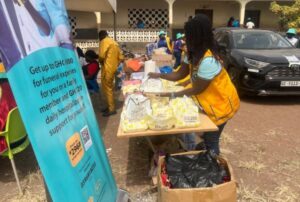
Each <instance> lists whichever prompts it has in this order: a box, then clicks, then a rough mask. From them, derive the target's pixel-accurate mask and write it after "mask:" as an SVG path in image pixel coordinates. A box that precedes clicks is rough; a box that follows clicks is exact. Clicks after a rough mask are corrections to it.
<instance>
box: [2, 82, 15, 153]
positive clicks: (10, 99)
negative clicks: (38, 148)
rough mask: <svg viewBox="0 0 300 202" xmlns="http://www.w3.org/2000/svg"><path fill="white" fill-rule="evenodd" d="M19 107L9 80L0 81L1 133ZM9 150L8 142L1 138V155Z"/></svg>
mask: <svg viewBox="0 0 300 202" xmlns="http://www.w3.org/2000/svg"><path fill="white" fill-rule="evenodd" d="M16 106H17V104H16V101H15V98H14V96H13V93H12V91H11V89H10V86H9V83H8V81H7V79H0V109H1V110H0V131H4V129H5V125H6V120H7V116H8V113H9V112H10V110H12V109H13V108H15V107H16ZM6 150H7V145H6V140H5V138H4V137H0V154H1V153H3V152H5V151H6Z"/></svg>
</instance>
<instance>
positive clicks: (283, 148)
mask: <svg viewBox="0 0 300 202" xmlns="http://www.w3.org/2000/svg"><path fill="white" fill-rule="evenodd" d="M93 101H94V105H95V111H96V115H97V117H98V120H99V124H100V127H101V132H102V136H103V138H104V140H105V144H106V148H107V149H108V150H107V151H108V155H109V158H110V161H111V165H112V169H113V173H114V175H115V179H116V181H117V184H118V186H119V187H120V188H123V189H126V190H128V191H129V193H130V195H131V198H132V201H149V202H150V201H156V200H157V191H156V189H155V187H153V186H152V185H151V179H150V178H149V177H148V171H149V155H150V152H149V148H148V146H147V144H146V142H145V140H144V139H143V138H134V139H118V138H117V137H116V133H117V126H118V124H119V115H118V116H113V117H110V118H109V119H107V118H102V117H101V113H100V106H99V102H98V100H97V97H95V98H93ZM118 105H119V109H118V112H119V113H120V107H121V106H122V103H121V102H119V103H118ZM299 120H300V97H252V98H245V99H243V100H242V104H241V109H240V111H239V113H238V114H237V115H236V116H235V117H234V119H232V120H231V121H230V122H229V123H228V125H227V126H226V128H225V131H224V133H223V134H222V145H221V150H222V154H223V155H224V156H226V157H227V158H228V160H229V162H230V163H231V164H232V166H233V170H234V174H235V176H236V179H237V181H238V184H239V190H238V192H239V201H249V202H296V201H300V199H299V198H300V172H299V171H300V147H299V145H300V138H299V135H300V123H299ZM15 161H16V165H17V168H18V172H19V177H20V180H21V184H22V188H23V189H24V192H25V194H24V195H23V196H18V189H17V186H16V183H15V179H14V175H13V172H12V169H11V165H10V162H9V160H8V159H5V158H1V159H0V196H1V197H0V201H26V202H27V201H30V202H31V201H45V193H44V187H43V181H42V177H41V174H40V171H39V168H38V165H37V162H36V160H35V157H34V154H33V152H32V149H31V148H28V149H26V150H25V151H24V152H23V153H20V154H18V155H17V156H16V157H15Z"/></svg>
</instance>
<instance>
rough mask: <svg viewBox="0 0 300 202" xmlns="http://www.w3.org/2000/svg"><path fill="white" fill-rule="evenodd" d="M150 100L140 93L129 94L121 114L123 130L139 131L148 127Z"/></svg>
mask: <svg viewBox="0 0 300 202" xmlns="http://www.w3.org/2000/svg"><path fill="white" fill-rule="evenodd" d="M151 113H152V112H151V105H150V100H149V99H148V98H146V97H145V96H143V95H141V94H131V95H129V96H128V97H127V98H126V100H125V109H124V112H123V113H122V115H121V126H122V129H123V131H124V132H139V131H145V130H147V129H148V119H149V114H151Z"/></svg>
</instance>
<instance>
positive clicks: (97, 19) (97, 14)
mask: <svg viewBox="0 0 300 202" xmlns="http://www.w3.org/2000/svg"><path fill="white" fill-rule="evenodd" d="M94 13H95V16H96V22H97V30H98V32H99V31H100V29H101V12H94Z"/></svg>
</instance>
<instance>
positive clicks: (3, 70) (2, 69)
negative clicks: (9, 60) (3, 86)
mask: <svg viewBox="0 0 300 202" xmlns="http://www.w3.org/2000/svg"><path fill="white" fill-rule="evenodd" d="M4 72H5V69H4V65H3V63H1V62H0V73H4Z"/></svg>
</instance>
